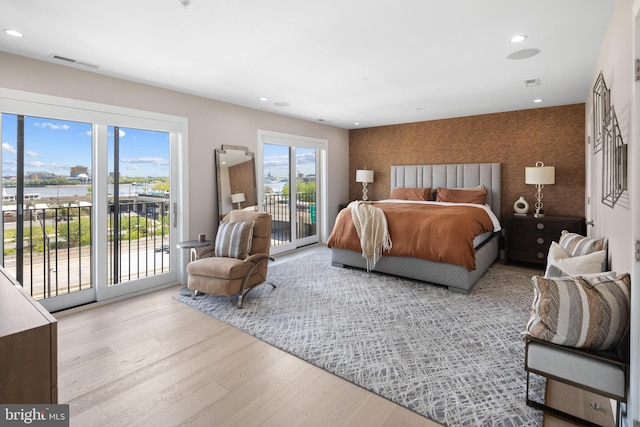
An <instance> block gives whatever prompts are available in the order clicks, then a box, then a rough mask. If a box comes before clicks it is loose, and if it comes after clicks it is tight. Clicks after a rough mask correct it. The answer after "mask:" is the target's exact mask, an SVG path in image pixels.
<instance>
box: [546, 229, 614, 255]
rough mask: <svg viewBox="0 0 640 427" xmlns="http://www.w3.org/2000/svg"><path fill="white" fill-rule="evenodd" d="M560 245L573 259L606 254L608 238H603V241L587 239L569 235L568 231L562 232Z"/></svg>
mask: <svg viewBox="0 0 640 427" xmlns="http://www.w3.org/2000/svg"><path fill="white" fill-rule="evenodd" d="M558 244H559V245H560V246H562V247H563V248H564V249H565V250H566V251H567V252H568V253H569V255H570V256H572V257H573V256H579V255H587V254H590V253H592V252H597V251H605V252H606V250H607V246H608V239H607V238H606V237H603V238H602V239H594V238H592V237H585V236H582V235H580V234H576V233H569V232H568V231H567V230H562V234H561V235H560V240H559V241H558Z"/></svg>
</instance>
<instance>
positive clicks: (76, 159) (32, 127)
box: [1, 113, 316, 178]
mask: <svg viewBox="0 0 640 427" xmlns="http://www.w3.org/2000/svg"><path fill="white" fill-rule="evenodd" d="M108 135H109V136H108V140H109V146H108V152H109V172H112V171H113V140H114V128H113V127H109V129H108ZM119 135H120V175H121V176H125V177H141V178H143V177H163V176H168V175H169V152H170V151H169V134H168V133H166V132H155V131H147V130H140V129H131V128H121V129H120V132H119ZM1 136H2V175H3V176H15V175H16V168H17V116H16V115H14V114H6V113H3V114H2V135H1ZM24 157H25V160H24V162H25V173H32V172H51V173H54V174H55V175H57V176H62V177H66V176H69V174H70V171H71V167H72V166H86V167H88V168H89V174H91V124H90V123H81V122H73V121H69V120H55V119H49V118H40V117H29V116H27V117H25V156H24ZM315 167H316V153H315V150H314V149H309V148H296V168H297V171H298V172H300V173H302V174H304V175H311V174H315ZM264 173H265V175H268V174H269V173H271V175H272V176H274V177H281V178H284V177H288V176H289V147H287V146H281V145H271V144H265V145H264Z"/></svg>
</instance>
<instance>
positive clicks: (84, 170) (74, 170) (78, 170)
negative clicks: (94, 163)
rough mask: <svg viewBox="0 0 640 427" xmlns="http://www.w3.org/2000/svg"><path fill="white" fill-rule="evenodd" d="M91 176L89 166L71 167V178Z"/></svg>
mask: <svg viewBox="0 0 640 427" xmlns="http://www.w3.org/2000/svg"><path fill="white" fill-rule="evenodd" d="M81 174H84V175H89V167H87V166H71V173H69V176H70V177H71V178H77V177H78V175H81Z"/></svg>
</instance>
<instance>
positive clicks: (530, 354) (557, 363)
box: [527, 341, 625, 401]
mask: <svg viewBox="0 0 640 427" xmlns="http://www.w3.org/2000/svg"><path fill="white" fill-rule="evenodd" d="M527 367H528V368H529V369H531V370H533V371H534V372H536V373H540V374H542V375H548V376H552V377H555V378H557V379H559V380H560V381H562V380H568V381H571V382H573V383H575V384H580V385H582V386H584V387H588V388H591V389H593V390H601V391H603V392H605V393H608V394H609V395H610V396H611V397H614V398H616V399H618V400H622V401H624V400H625V398H624V396H625V371H624V369H623V367H622V366H621V365H618V364H615V363H612V362H608V361H606V360H600V359H596V358H593V357H589V356H587V355H582V354H579V353H576V352H572V351H568V350H565V349H562V348H561V347H560V348H558V347H553V346H549V345H547V344H544V343H539V342H536V341H530V342H529V343H528V348H527Z"/></svg>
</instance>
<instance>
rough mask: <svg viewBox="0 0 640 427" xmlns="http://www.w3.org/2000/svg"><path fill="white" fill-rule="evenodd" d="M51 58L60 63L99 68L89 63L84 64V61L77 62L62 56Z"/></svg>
mask: <svg viewBox="0 0 640 427" xmlns="http://www.w3.org/2000/svg"><path fill="white" fill-rule="evenodd" d="M51 57H52V58H53V59H55V60H58V61H64V62H70V63H72V64H76V65H82V66H83V67H89V68H98V66H97V65H93V64H89V63H87V62H82V61H76V60H75V59H71V58H66V57H64V56H60V55H51Z"/></svg>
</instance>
